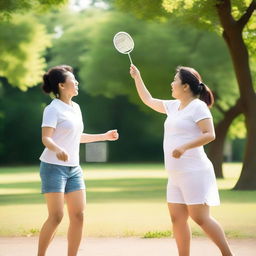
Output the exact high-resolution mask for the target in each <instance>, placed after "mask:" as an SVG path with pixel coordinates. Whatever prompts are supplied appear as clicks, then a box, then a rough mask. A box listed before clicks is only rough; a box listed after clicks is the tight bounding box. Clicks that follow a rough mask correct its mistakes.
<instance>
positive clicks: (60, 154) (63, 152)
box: [56, 149, 69, 162]
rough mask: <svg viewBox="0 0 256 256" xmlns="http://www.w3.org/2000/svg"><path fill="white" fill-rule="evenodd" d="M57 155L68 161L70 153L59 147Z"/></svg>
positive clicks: (60, 158)
mask: <svg viewBox="0 0 256 256" xmlns="http://www.w3.org/2000/svg"><path fill="white" fill-rule="evenodd" d="M56 156H57V158H58V159H59V160H61V161H64V162H66V161H68V158H69V156H68V154H67V153H66V151H65V150H63V149H59V150H58V151H57V152H56Z"/></svg>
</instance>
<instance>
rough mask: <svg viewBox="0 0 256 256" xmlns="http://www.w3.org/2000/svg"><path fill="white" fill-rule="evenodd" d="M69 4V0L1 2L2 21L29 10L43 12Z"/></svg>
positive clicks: (16, 0) (11, 0)
mask: <svg viewBox="0 0 256 256" xmlns="http://www.w3.org/2000/svg"><path fill="white" fill-rule="evenodd" d="M67 2H68V0H8V1H6V0H0V20H1V19H6V18H10V17H11V15H13V14H14V13H25V12H27V11H29V10H33V11H37V12H41V11H45V10H48V9H49V8H51V7H54V6H61V5H64V4H66V3H67Z"/></svg>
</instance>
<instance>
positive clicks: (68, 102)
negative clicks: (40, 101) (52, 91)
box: [59, 95, 72, 105]
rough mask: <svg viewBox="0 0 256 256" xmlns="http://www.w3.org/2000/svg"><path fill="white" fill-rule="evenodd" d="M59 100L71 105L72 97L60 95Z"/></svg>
mask: <svg viewBox="0 0 256 256" xmlns="http://www.w3.org/2000/svg"><path fill="white" fill-rule="evenodd" d="M59 100H61V101H63V102H65V103H66V104H68V105H72V97H69V96H67V95H60V97H59Z"/></svg>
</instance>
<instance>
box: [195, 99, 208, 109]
mask: <svg viewBox="0 0 256 256" xmlns="http://www.w3.org/2000/svg"><path fill="white" fill-rule="evenodd" d="M193 107H194V109H199V108H200V109H208V110H209V108H208V106H207V104H206V103H205V102H204V101H202V100H200V99H195V100H194V102H193ZM209 111H210V110H209Z"/></svg>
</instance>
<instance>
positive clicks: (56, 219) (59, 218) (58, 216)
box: [48, 212, 63, 225]
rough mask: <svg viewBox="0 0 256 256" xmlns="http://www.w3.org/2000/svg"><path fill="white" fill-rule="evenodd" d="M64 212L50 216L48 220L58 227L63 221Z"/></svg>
mask: <svg viewBox="0 0 256 256" xmlns="http://www.w3.org/2000/svg"><path fill="white" fill-rule="evenodd" d="M62 218H63V212H56V213H54V214H50V215H49V217H48V220H49V221H51V222H52V223H53V224H55V225H58V224H60V222H61V221H62Z"/></svg>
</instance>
